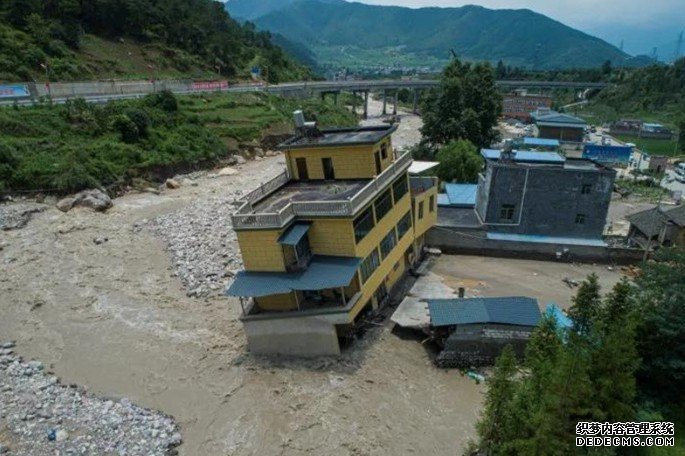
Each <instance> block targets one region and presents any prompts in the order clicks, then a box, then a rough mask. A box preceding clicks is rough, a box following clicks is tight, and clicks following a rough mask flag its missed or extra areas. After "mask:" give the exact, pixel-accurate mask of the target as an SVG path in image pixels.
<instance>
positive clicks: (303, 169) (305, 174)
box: [295, 158, 309, 180]
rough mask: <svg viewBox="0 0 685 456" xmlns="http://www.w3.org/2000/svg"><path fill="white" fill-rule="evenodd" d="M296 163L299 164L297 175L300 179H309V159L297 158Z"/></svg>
mask: <svg viewBox="0 0 685 456" xmlns="http://www.w3.org/2000/svg"><path fill="white" fill-rule="evenodd" d="M295 164H296V165H297V177H298V178H299V179H300V180H309V171H308V170H307V159H306V158H296V159H295Z"/></svg>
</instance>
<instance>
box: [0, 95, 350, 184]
mask: <svg viewBox="0 0 685 456" xmlns="http://www.w3.org/2000/svg"><path fill="white" fill-rule="evenodd" d="M296 108H301V109H303V110H304V111H305V114H306V115H307V116H308V118H310V119H312V118H316V119H317V120H318V121H319V123H320V124H321V125H322V126H338V125H353V124H355V123H356V119H355V117H354V116H353V115H352V114H351V113H349V112H348V111H347V110H346V109H345V108H344V107H336V106H333V105H332V104H329V103H323V102H321V101H319V100H287V99H284V98H280V97H275V96H271V95H267V94H261V93H249V94H211V95H204V96H184V97H175V96H173V95H172V94H170V93H164V94H155V95H151V96H148V97H146V98H144V99H141V100H124V101H116V102H111V103H108V104H107V105H103V106H100V105H91V104H87V103H85V102H83V101H82V100H77V101H73V102H70V103H68V104H66V105H56V106H52V105H41V106H35V107H14V108H5V109H2V110H0V192H6V193H12V192H22V191H29V192H39V191H41V192H52V193H66V192H72V191H77V190H81V189H83V188H88V187H108V186H118V185H124V184H127V183H129V182H130V181H131V180H132V179H133V178H143V179H149V178H151V177H152V176H155V175H160V174H162V173H160V170H164V169H183V168H192V167H197V166H206V165H208V164H211V163H214V162H217V161H218V160H220V159H222V158H226V157H228V156H229V155H230V154H232V153H235V152H236V151H237V150H238V149H239V147H240V143H241V142H247V141H252V140H255V139H256V140H259V139H261V138H262V136H263V135H265V134H269V133H278V134H283V133H287V132H288V131H290V129H291V125H292V122H291V116H292V111H293V110H294V109H296Z"/></svg>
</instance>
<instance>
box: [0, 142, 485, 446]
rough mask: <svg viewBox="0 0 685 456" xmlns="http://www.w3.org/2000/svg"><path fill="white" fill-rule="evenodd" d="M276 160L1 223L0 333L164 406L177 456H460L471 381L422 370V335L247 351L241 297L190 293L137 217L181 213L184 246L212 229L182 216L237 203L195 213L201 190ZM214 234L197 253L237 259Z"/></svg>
mask: <svg viewBox="0 0 685 456" xmlns="http://www.w3.org/2000/svg"><path fill="white" fill-rule="evenodd" d="M283 166H284V164H283V157H282V156H280V155H279V156H275V157H269V158H265V159H263V160H261V161H251V162H248V163H247V164H245V165H242V166H238V167H237V169H238V171H239V172H238V174H236V175H232V176H224V177H212V176H209V175H204V176H197V177H196V178H195V179H194V182H193V184H192V185H190V184H188V183H184V185H182V186H181V188H179V189H175V190H164V191H163V192H162V193H161V194H160V195H156V194H151V193H136V194H133V193H132V194H128V195H125V196H123V197H121V198H118V199H116V200H114V207H113V208H112V209H110V210H109V211H108V212H106V213H104V214H99V213H94V212H90V211H88V210H81V209H74V210H72V211H70V212H68V213H62V212H60V211H58V210H57V209H55V208H54V207H50V208H48V209H47V210H45V211H43V212H40V213H36V214H34V215H33V218H32V220H31V221H30V222H29V223H28V224H27V225H26V226H25V227H24V228H22V229H17V230H12V231H6V232H3V231H0V237H1V238H0V240H1V241H2V245H3V248H2V249H1V250H0V301H1V302H0V341H2V340H15V341H16V348H15V351H16V352H17V353H18V354H20V355H22V356H23V357H24V358H26V359H35V360H40V361H42V363H44V365H45V366H46V369H49V370H51V371H54V373H55V375H57V376H58V377H60V378H61V381H62V382H63V383H65V384H70V383H75V384H78V385H81V386H83V387H85V388H87V389H88V391H89V392H90V393H92V394H95V395H98V396H101V397H105V398H111V399H112V400H117V399H121V398H124V397H125V398H128V399H129V400H130V401H131V402H133V403H135V404H136V405H139V406H141V407H146V408H151V409H154V410H159V411H161V412H163V413H165V414H168V415H171V416H173V417H174V418H175V420H176V422H177V423H178V424H179V426H180V432H181V434H182V436H183V441H184V443H183V444H182V445H181V446H180V447H179V452H180V454H182V455H198V456H200V455H202V456H204V455H252V454H260V455H277V454H278V455H304V454H309V455H320V454H334V453H335V454H340V455H396V454H434V455H454V454H457V453H458V452H459V450H458V449H459V448H461V447H462V446H463V445H464V444H465V443H466V442H467V441H468V440H469V439H470V438H473V437H474V423H475V421H476V419H477V416H478V414H479V410H480V407H481V403H482V393H483V391H484V389H483V385H476V384H475V383H474V382H473V381H472V380H470V379H468V378H466V377H463V376H462V375H460V373H459V372H458V371H443V370H439V369H436V368H434V367H433V365H432V363H431V360H430V357H429V355H428V354H427V352H426V350H425V349H424V347H423V346H422V345H421V344H420V343H419V342H417V341H416V340H406V339H402V338H400V337H398V336H396V335H394V334H393V333H391V331H390V329H389V328H388V327H387V326H379V327H377V328H376V329H374V330H372V331H370V332H369V333H368V334H367V335H366V337H365V338H364V340H362V341H360V342H359V343H357V344H356V345H354V346H353V347H352V348H351V349H350V350H348V351H347V352H345V354H344V356H343V357H342V358H341V359H316V360H309V361H297V360H284V359H268V358H255V357H253V356H251V355H250V354H249V353H248V352H247V351H246V346H245V337H244V335H243V332H242V327H241V324H240V321H239V319H238V317H239V314H240V306H239V305H238V302H237V301H236V300H234V299H229V298H226V297H223V296H221V295H220V291H221V290H216V292H212V293H210V295H209V296H205V297H201V298H198V297H196V296H188V290H187V289H186V288H184V287H183V284H182V281H181V280H180V278H179V277H178V274H177V272H176V268H175V264H174V262H173V261H174V260H172V256H171V255H170V253H169V252H168V250H167V245H166V243H165V241H164V240H163V239H164V238H163V237H160V235H159V233H153V230H151V229H149V228H148V224H149V221H150V220H153V219H155V218H156V217H159V216H163V215H168V216H169V218H171V219H173V218H174V217H178V220H176V221H177V223H176V225H175V226H176V227H182V228H183V229H184V230H185V232H186V233H187V234H185V235H186V236H188V242H194V243H202V242H204V241H203V240H204V239H206V238H209V237H211V236H207V235H206V230H210V229H212V230H213V229H216V228H215V227H213V226H212V224H211V223H209V222H208V223H197V220H191V219H197V217H198V216H197V215H193V217H189V216H188V215H187V214H188V213H187V212H184V211H187V210H188V208H192V209H193V211H194V212H193V214H198V213H200V214H202V217H207V220H210V221H211V220H212V217H213V216H216V214H217V213H219V212H221V211H232V210H234V206H232V205H230V204H223V203H221V204H219V205H218V206H217V203H216V202H215V203H214V205H213V206H211V207H209V206H208V207H207V209H206V211H205V212H203V208H204V207H205V206H203V205H206V204H209V203H208V201H210V200H212V199H216V198H221V197H222V196H224V195H231V194H233V193H234V192H236V191H237V190H241V191H246V190H249V189H251V188H254V187H255V186H256V185H257V184H258V183H259V182H262V181H265V180H268V179H269V178H271V177H272V176H275V175H276V174H277V173H278V172H279V171H280V170H281V169H282V168H283ZM184 214H186V215H184ZM184 217H185V218H184ZM189 224H192V225H189ZM170 229H171V228H170ZM223 229H224V230H225V232H226V239H227V241H226V242H225V243H224V245H217V246H213V245H204V246H203V248H204V249H210V251H211V249H212V248H217V249H218V248H221V249H224V250H223V251H225V252H227V253H224V254H223V256H224V257H225V256H230V255H234V256H237V255H239V254H238V253H237V252H238V249H237V246H236V245H235V240H234V239H235V236H230V231H231V227H230V226H225V227H223ZM168 234H174V233H168ZM213 238H216V236H214V237H213ZM96 240H97V242H95V241H96ZM213 242H214V241H213ZM205 251H206V250H205ZM229 259H230V258H229ZM201 260H202V258H196V259H191V260H189V263H188V264H189V266H188V265H187V266H188V267H191V268H192V267H193V263H192V261H201ZM238 260H239V259H238ZM184 267H185V266H184ZM0 380H1V379H0ZM1 416H2V415H0V441H1V440H2V439H3V438H7V434H6V433H3V418H2V417H1Z"/></svg>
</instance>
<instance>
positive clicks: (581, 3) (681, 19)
mask: <svg viewBox="0 0 685 456" xmlns="http://www.w3.org/2000/svg"><path fill="white" fill-rule="evenodd" d="M356 1H361V2H362V3H368V4H373V5H397V6H408V7H411V8H419V7H424V6H443V7H447V6H463V5H468V4H476V5H481V6H484V7H486V8H495V9H503V8H511V9H518V8H528V9H531V10H533V11H536V12H538V13H542V14H544V15H546V16H549V17H551V18H552V19H556V20H558V21H560V22H563V23H564V24H566V25H569V26H571V27H573V28H577V29H579V30H582V31H584V32H588V33H591V34H593V35H595V36H599V37H600V38H603V39H605V40H607V41H609V42H610V43H612V44H614V45H616V46H619V45H620V42H621V41H624V46H625V48H626V51H628V52H630V53H633V54H635V53H651V51H652V47H654V46H656V47H658V48H659V50H658V52H663V53H664V54H666V53H668V52H670V53H673V52H674V50H675V42H676V40H677V38H678V33H679V32H680V31H681V30H684V29H685V0H649V1H645V0H471V1H462V0H356ZM683 47H684V48H685V44H684V45H683ZM683 52H684V53H685V49H683Z"/></svg>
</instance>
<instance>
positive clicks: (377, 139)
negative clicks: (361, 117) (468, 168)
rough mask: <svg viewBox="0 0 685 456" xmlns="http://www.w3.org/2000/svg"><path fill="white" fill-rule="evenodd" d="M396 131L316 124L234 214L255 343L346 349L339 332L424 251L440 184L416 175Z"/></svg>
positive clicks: (306, 351)
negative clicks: (281, 168) (398, 147)
mask: <svg viewBox="0 0 685 456" xmlns="http://www.w3.org/2000/svg"><path fill="white" fill-rule="evenodd" d="M395 129H396V127H394V126H379V127H363V128H353V129H337V130H326V131H319V130H317V129H316V128H315V127H313V126H312V125H311V124H308V125H307V126H306V127H305V126H302V127H300V128H299V129H298V134H297V135H295V136H293V137H292V138H290V139H289V140H288V141H286V142H284V143H283V144H281V145H280V146H279V148H280V149H281V150H283V151H284V154H285V162H286V168H287V169H286V170H285V172H284V173H283V174H281V175H279V176H277V177H276V178H275V179H273V180H272V181H270V182H267V183H265V184H263V185H262V186H260V187H259V188H257V189H256V190H254V191H253V192H251V193H249V194H248V195H246V196H245V197H244V203H243V205H242V206H241V207H240V208H239V209H238V211H237V212H236V213H235V214H234V216H233V217H232V221H233V229H234V230H235V231H236V233H237V237H238V243H239V245H240V249H241V252H242V256H243V263H244V266H245V270H244V271H241V272H239V273H238V274H237V275H236V277H235V281H234V282H233V284H232V285H231V286H230V287H229V289H228V291H227V294H228V295H230V296H237V297H239V298H240V301H241V305H242V306H243V317H242V320H243V324H244V327H245V331H246V333H247V338H248V344H249V347H250V350H251V351H253V352H256V353H282V354H293V355H300V356H315V355H323V354H337V353H339V352H340V349H339V344H338V338H339V337H340V336H342V335H344V334H345V333H346V331H349V330H350V329H351V328H352V327H353V326H354V324H355V322H356V321H357V320H358V319H359V318H360V316H361V315H363V314H364V313H366V312H369V311H373V310H375V309H377V308H379V307H381V306H383V305H384V304H385V303H386V302H387V300H388V299H389V297H390V296H392V294H393V292H394V290H395V288H396V286H397V285H398V284H399V283H400V282H401V279H402V278H403V277H404V276H405V274H406V273H407V272H408V271H409V269H410V268H411V267H412V266H413V265H414V264H415V263H416V262H417V261H418V259H419V258H420V252H421V249H422V247H423V239H424V233H425V232H426V231H427V230H428V229H429V228H430V227H431V226H432V225H433V224H435V222H436V220H437V179H436V178H433V177H416V178H414V177H411V178H410V176H409V174H408V172H407V170H408V168H409V166H410V165H411V162H412V160H411V156H410V155H409V154H408V153H405V154H401V155H400V154H398V153H397V152H396V151H395V150H394V149H393V147H392V142H391V135H392V133H393V132H394V131H395Z"/></svg>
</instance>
